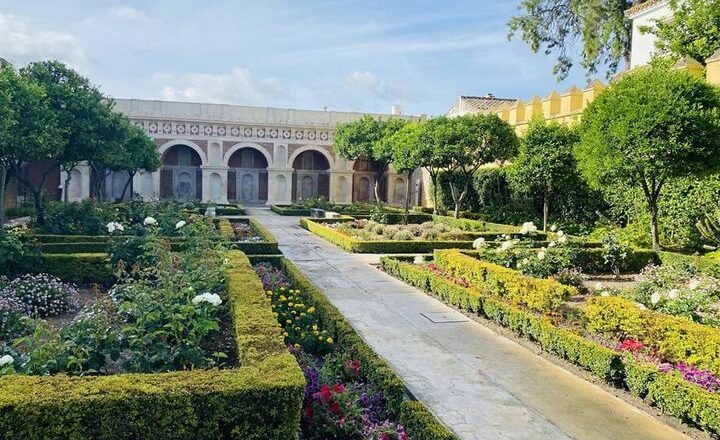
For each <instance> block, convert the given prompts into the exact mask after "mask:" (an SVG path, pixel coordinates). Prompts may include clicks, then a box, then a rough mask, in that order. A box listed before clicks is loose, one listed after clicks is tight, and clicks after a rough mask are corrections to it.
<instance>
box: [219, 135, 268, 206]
mask: <svg viewBox="0 0 720 440" xmlns="http://www.w3.org/2000/svg"><path fill="white" fill-rule="evenodd" d="M269 160H271V159H270V155H269V154H268V153H267V151H266V150H265V149H264V148H258V147H257V146H256V145H252V144H250V145H248V144H244V143H243V144H237V145H235V146H234V147H233V148H231V149H230V150H228V154H227V157H226V158H225V164H226V165H227V166H228V181H227V198H228V200H231V201H237V202H239V203H244V204H250V205H257V204H264V203H265V202H267V199H268V172H267V168H268V166H269V165H270V163H272V162H269Z"/></svg>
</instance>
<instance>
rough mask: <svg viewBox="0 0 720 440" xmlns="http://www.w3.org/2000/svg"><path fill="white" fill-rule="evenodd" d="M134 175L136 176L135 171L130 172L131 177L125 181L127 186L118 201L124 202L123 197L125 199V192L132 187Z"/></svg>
mask: <svg viewBox="0 0 720 440" xmlns="http://www.w3.org/2000/svg"><path fill="white" fill-rule="evenodd" d="M133 177H135V173H134V172H133V173H130V177H129V178H128V180H127V182H125V186H124V187H123V191H122V194H120V200H117V201H118V202H122V201H123V199H125V193H126V192H127V190H128V188H129V187H130V183H132V180H133ZM131 196H132V195H131Z"/></svg>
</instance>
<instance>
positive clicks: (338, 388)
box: [333, 383, 345, 394]
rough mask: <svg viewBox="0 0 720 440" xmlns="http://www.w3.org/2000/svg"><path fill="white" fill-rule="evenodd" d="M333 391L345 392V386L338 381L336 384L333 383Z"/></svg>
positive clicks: (337, 392)
mask: <svg viewBox="0 0 720 440" xmlns="http://www.w3.org/2000/svg"><path fill="white" fill-rule="evenodd" d="M333 392H334V393H335V394H342V393H344V392H345V387H344V386H343V384H340V383H336V384H335V385H333Z"/></svg>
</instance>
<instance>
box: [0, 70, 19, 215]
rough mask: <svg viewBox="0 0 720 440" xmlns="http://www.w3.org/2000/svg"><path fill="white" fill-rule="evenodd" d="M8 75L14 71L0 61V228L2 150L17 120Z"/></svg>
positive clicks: (0, 211)
mask: <svg viewBox="0 0 720 440" xmlns="http://www.w3.org/2000/svg"><path fill="white" fill-rule="evenodd" d="M10 75H15V72H14V71H13V70H12V69H11V68H10V67H3V65H2V63H1V62H0V229H2V225H3V224H4V223H5V183H6V182H5V180H6V179H7V167H8V164H6V163H5V160H6V159H5V151H4V150H5V147H6V146H8V147H9V145H10V142H11V139H12V135H11V131H12V129H13V127H14V126H15V125H17V122H18V121H17V118H16V116H15V111H14V109H13V108H12V94H13V90H12V82H11V81H10V78H8V76H10Z"/></svg>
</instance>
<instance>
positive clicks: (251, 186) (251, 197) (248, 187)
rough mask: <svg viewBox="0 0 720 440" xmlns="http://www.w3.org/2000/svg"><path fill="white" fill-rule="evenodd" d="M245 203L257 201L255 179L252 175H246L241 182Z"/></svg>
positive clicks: (241, 192)
mask: <svg viewBox="0 0 720 440" xmlns="http://www.w3.org/2000/svg"><path fill="white" fill-rule="evenodd" d="M240 186H241V191H240V194H241V195H242V201H243V202H252V201H255V198H256V197H255V179H253V176H251V175H250V174H245V175H244V176H243V177H242V181H241V182H240Z"/></svg>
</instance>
